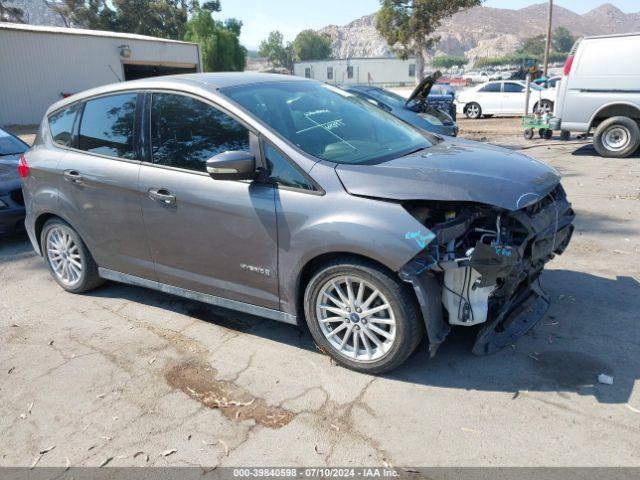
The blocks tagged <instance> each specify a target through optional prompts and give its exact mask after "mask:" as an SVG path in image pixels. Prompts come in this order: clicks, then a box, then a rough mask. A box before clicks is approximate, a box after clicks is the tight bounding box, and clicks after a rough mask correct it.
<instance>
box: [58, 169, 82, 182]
mask: <svg viewBox="0 0 640 480" xmlns="http://www.w3.org/2000/svg"><path fill="white" fill-rule="evenodd" d="M62 176H63V177H64V179H65V180H66V181H68V182H71V183H82V175H80V173H79V172H77V171H76V170H65V171H64V172H62Z"/></svg>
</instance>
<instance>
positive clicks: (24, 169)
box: [18, 155, 29, 178]
mask: <svg viewBox="0 0 640 480" xmlns="http://www.w3.org/2000/svg"><path fill="white" fill-rule="evenodd" d="M18 175H20V176H21V177H22V178H27V177H28V176H29V164H27V159H26V158H25V156H24V155H20V160H19V161H18Z"/></svg>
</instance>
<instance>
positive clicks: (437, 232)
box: [400, 184, 575, 355]
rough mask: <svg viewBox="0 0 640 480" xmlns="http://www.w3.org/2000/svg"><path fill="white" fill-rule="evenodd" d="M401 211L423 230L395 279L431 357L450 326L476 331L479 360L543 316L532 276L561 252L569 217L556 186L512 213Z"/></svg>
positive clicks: (461, 207)
mask: <svg viewBox="0 0 640 480" xmlns="http://www.w3.org/2000/svg"><path fill="white" fill-rule="evenodd" d="M404 206H405V208H406V209H407V210H408V211H409V212H410V213H411V214H412V215H413V216H414V217H415V218H417V219H418V220H419V221H420V222H421V223H422V224H423V225H424V226H425V227H427V228H428V229H429V231H430V236H429V237H430V238H429V240H430V241H428V243H427V242H425V245H426V246H425V248H424V250H423V251H422V252H421V253H420V254H419V255H418V256H416V257H415V258H414V259H413V260H412V261H411V262H409V263H408V264H407V265H406V266H405V267H403V269H402V270H401V272H400V275H401V277H402V278H403V279H404V280H405V281H407V282H410V283H412V284H413V286H414V289H415V291H416V294H417V296H418V300H419V302H420V307H421V309H422V313H423V317H424V319H425V323H426V328H427V334H428V337H429V345H430V347H429V350H430V353H431V355H433V354H435V352H436V350H437V348H438V346H439V345H440V344H441V343H442V341H443V340H444V339H445V338H446V336H447V335H448V333H449V330H450V326H451V325H463V326H473V325H482V327H481V328H480V331H479V333H478V336H477V338H476V343H475V345H474V347H473V353H475V354H478V355H483V354H489V353H493V352H496V351H498V350H500V349H501V348H503V347H505V346H507V345H510V344H512V343H513V342H514V341H515V340H516V339H518V338H519V337H521V336H522V335H524V334H525V333H526V332H527V331H528V330H529V329H531V328H532V327H533V326H534V325H535V324H536V323H537V322H538V321H539V320H540V319H541V318H542V317H543V316H544V314H545V313H546V311H547V309H548V308H549V299H548V296H547V295H546V294H545V293H544V291H543V290H542V287H541V286H540V281H539V277H540V274H541V273H542V270H543V268H544V265H545V264H546V263H547V262H548V261H549V260H551V259H552V258H553V257H554V256H555V255H559V254H562V253H563V252H564V250H565V249H566V247H567V245H568V244H569V241H570V240H571V235H572V233H573V225H572V222H573V219H574V218H575V214H574V212H573V210H572V209H571V204H570V203H569V202H568V201H567V199H566V195H565V192H564V189H563V188H562V186H561V185H560V184H557V186H556V187H555V188H554V189H553V190H552V191H551V192H550V193H548V194H547V195H546V196H545V197H544V198H537V201H534V202H533V203H530V204H529V205H527V206H526V207H524V208H521V209H519V210H515V211H510V210H506V209H501V208H497V207H491V206H487V205H481V204H477V203H471V202H428V201H419V202H406V203H405V204H404ZM434 292H435V293H434Z"/></svg>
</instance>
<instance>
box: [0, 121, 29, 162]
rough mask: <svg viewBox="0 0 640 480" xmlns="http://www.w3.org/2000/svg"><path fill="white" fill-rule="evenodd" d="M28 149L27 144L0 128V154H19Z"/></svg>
mask: <svg viewBox="0 0 640 480" xmlns="http://www.w3.org/2000/svg"><path fill="white" fill-rule="evenodd" d="M28 149H29V147H28V146H27V145H26V144H24V143H22V142H21V141H20V140H18V139H17V138H16V137H14V136H13V135H11V134H10V133H9V132H5V131H4V130H2V129H1V128H0V155H17V154H20V153H24V152H26V151H27V150H28Z"/></svg>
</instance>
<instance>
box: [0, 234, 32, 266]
mask: <svg viewBox="0 0 640 480" xmlns="http://www.w3.org/2000/svg"><path fill="white" fill-rule="evenodd" d="M35 254H36V253H35V252H34V251H33V247H32V246H31V243H30V242H29V238H28V237H27V233H26V232H24V231H22V232H13V233H9V234H0V262H6V261H9V260H14V259H16V258H22V257H30V256H33V255H35Z"/></svg>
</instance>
